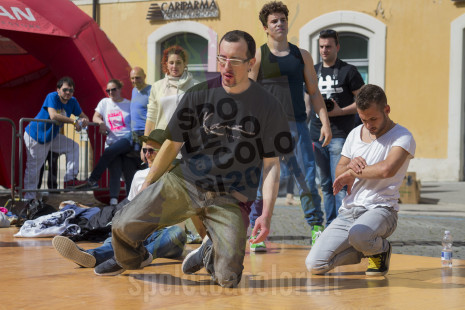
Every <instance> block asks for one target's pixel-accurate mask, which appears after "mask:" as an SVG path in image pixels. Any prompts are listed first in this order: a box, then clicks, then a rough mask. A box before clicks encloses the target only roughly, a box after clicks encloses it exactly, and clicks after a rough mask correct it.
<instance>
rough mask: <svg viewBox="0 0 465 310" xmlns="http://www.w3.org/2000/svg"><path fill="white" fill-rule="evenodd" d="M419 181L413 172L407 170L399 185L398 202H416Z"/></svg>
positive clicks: (418, 196)
mask: <svg viewBox="0 0 465 310" xmlns="http://www.w3.org/2000/svg"><path fill="white" fill-rule="evenodd" d="M420 187H421V185H420V181H417V174H416V173H415V172H407V174H406V175H405V177H404V180H403V181H402V185H401V186H400V189H399V193H400V203H406V204H417V203H418V202H419V201H420Z"/></svg>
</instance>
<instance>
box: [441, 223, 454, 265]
mask: <svg viewBox="0 0 465 310" xmlns="http://www.w3.org/2000/svg"><path fill="white" fill-rule="evenodd" d="M441 263H442V267H452V235H451V233H450V231H448V230H446V231H445V232H444V237H442V251H441Z"/></svg>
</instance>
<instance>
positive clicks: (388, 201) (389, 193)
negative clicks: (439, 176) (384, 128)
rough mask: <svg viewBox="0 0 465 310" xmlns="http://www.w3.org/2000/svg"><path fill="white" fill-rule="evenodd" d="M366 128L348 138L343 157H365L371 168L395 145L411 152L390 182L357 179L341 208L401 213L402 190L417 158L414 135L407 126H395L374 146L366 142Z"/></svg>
mask: <svg viewBox="0 0 465 310" xmlns="http://www.w3.org/2000/svg"><path fill="white" fill-rule="evenodd" d="M362 127H363V125H360V126H358V127H356V128H354V129H353V130H352V131H351V132H350V133H349V135H348V136H347V139H346V142H345V143H344V146H343V148H342V152H341V155H342V156H345V157H347V158H349V159H353V158H355V157H359V156H360V157H362V158H364V159H365V161H366V163H367V164H368V165H373V164H376V163H378V162H380V161H383V160H385V159H386V157H387V156H388V154H389V151H391V149H392V148H393V147H394V146H400V147H401V148H403V149H404V150H406V151H407V152H409V153H410V156H409V157H408V158H407V160H406V161H405V162H404V164H403V165H402V167H400V169H399V170H398V171H397V173H396V175H395V176H393V177H391V178H387V179H358V178H356V179H355V182H354V185H353V187H352V193H351V194H350V195H347V196H346V197H345V198H344V200H343V201H342V205H341V208H340V209H339V211H341V209H342V210H343V209H350V208H352V207H355V206H362V207H365V208H367V209H370V208H374V207H376V206H387V207H392V208H394V209H395V210H396V211H399V205H398V200H399V196H400V195H399V188H400V186H401V184H402V181H403V179H404V176H405V173H406V172H407V168H408V164H409V162H410V159H411V158H413V156H414V155H415V148H416V144H415V140H414V139H413V136H412V134H411V133H410V132H409V131H408V130H407V129H406V128H404V127H402V126H400V125H398V124H397V125H395V126H394V127H393V128H392V129H391V130H389V131H388V132H386V133H385V134H384V135H382V136H381V137H379V138H378V139H376V140H374V141H372V142H371V143H366V142H363V141H362V139H361V130H362Z"/></svg>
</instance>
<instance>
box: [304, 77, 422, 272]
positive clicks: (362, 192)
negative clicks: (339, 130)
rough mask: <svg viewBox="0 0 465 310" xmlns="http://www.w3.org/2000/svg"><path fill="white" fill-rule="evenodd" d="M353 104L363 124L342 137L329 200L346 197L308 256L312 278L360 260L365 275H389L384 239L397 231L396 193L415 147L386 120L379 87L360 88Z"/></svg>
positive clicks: (383, 96)
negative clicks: (332, 196)
mask: <svg viewBox="0 0 465 310" xmlns="http://www.w3.org/2000/svg"><path fill="white" fill-rule="evenodd" d="M355 101H356V104H357V112H358V114H359V116H360V119H361V120H362V122H363V124H362V125H360V126H358V127H356V128H354V129H353V130H352V131H351V132H350V134H349V136H348V137H347V140H346V142H345V144H344V147H343V149H342V153H341V159H340V161H339V163H338V165H337V167H336V180H335V181H334V184H333V190H334V194H337V193H338V192H339V191H340V190H341V189H342V188H343V187H344V186H347V194H348V195H347V196H346V197H345V198H344V200H343V202H342V206H341V207H340V209H339V214H338V216H337V218H336V219H335V220H334V221H333V222H332V223H331V225H329V226H328V227H327V228H326V230H325V231H323V233H322V234H321V236H320V237H319V238H318V240H317V242H316V243H315V244H314V245H313V246H312V249H311V251H310V253H309V254H308V256H307V259H306V262H305V263H306V265H307V269H308V270H309V271H311V272H312V273H313V274H324V273H326V272H328V271H329V270H331V269H333V268H334V267H336V266H342V265H350V264H358V263H360V261H361V259H362V258H363V257H368V258H369V266H368V269H367V270H366V272H365V273H366V275H368V276H380V275H385V274H386V273H387V272H388V270H389V260H390V256H391V245H390V244H389V242H388V241H387V239H386V238H387V237H389V236H390V235H391V234H392V233H393V232H394V230H395V229H396V227H397V212H398V211H399V205H398V199H399V187H400V185H401V184H402V180H403V179H404V176H405V173H406V172H407V168H408V164H409V162H410V159H411V158H413V156H414V155H415V147H416V144H415V140H414V139H413V136H412V134H411V133H410V132H409V131H408V130H407V129H406V128H404V127H402V126H400V125H399V124H396V123H394V122H393V121H392V120H391V119H390V118H389V113H390V111H391V108H390V106H389V105H388V104H387V98H386V94H385V93H384V91H383V90H382V89H381V88H380V87H378V86H375V85H370V84H368V85H365V86H363V87H362V88H361V90H360V93H359V94H358V95H357V97H356V100H355Z"/></svg>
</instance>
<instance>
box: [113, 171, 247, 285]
mask: <svg viewBox="0 0 465 310" xmlns="http://www.w3.org/2000/svg"><path fill="white" fill-rule="evenodd" d="M195 214H197V215H198V216H199V217H200V218H201V219H202V220H203V223H204V225H205V226H206V229H207V232H208V235H209V236H210V238H211V240H212V242H213V248H212V251H211V252H209V253H208V254H207V260H209V261H207V262H206V263H205V265H206V267H207V271H208V272H209V273H210V274H211V276H212V279H213V281H215V282H216V283H218V284H220V285H221V286H224V287H234V286H237V284H238V283H239V282H240V279H241V275H242V270H243V268H244V266H243V261H244V255H245V244H246V242H247V230H246V227H244V221H243V218H242V214H241V210H240V206H239V201H238V200H237V199H235V198H234V197H232V196H230V195H222V196H219V195H215V193H212V192H205V191H201V190H199V189H198V188H197V187H195V186H194V185H193V184H191V183H189V182H186V181H184V180H182V179H181V178H179V177H177V176H176V175H174V174H172V173H166V174H165V175H163V176H162V177H161V178H160V180H158V181H157V182H155V183H154V184H152V185H151V186H149V187H148V188H147V189H145V190H144V191H143V192H141V193H140V194H138V195H137V196H136V197H135V198H134V199H133V200H132V201H131V202H130V203H129V204H127V205H126V206H125V207H124V208H123V209H121V210H120V211H119V212H118V213H117V214H116V215H115V217H114V218H113V223H112V233H113V248H114V251H115V257H116V260H117V261H118V263H119V264H120V265H121V266H122V267H124V268H125V269H129V270H131V269H138V268H139V266H140V264H141V262H142V261H143V260H144V257H145V255H146V249H145V247H144V246H143V244H142V242H143V241H144V240H145V239H146V238H147V237H148V236H149V235H150V234H151V233H152V232H153V231H155V230H157V229H160V228H163V227H166V226H170V225H174V224H177V223H180V222H182V221H184V220H186V219H188V218H190V217H191V216H192V215H195ZM204 262H205V260H204Z"/></svg>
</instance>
